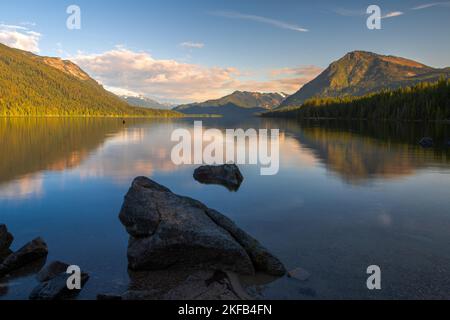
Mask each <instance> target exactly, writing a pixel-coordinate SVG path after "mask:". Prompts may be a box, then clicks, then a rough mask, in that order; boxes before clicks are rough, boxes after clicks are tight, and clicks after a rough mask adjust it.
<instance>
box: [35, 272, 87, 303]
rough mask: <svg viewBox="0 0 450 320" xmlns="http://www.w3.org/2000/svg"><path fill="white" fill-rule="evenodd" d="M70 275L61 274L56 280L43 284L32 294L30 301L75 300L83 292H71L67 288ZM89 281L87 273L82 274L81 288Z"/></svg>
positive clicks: (75, 290)
mask: <svg viewBox="0 0 450 320" xmlns="http://www.w3.org/2000/svg"><path fill="white" fill-rule="evenodd" d="M70 276H71V275H70V274H67V273H60V274H59V275H57V276H55V277H54V278H52V279H50V280H48V281H46V282H43V283H41V284H40V285H38V286H37V287H36V288H34V289H33V291H32V292H31V294H30V300H61V299H69V298H73V297H75V296H76V295H78V294H79V293H80V291H81V290H77V289H74V290H69V288H68V287H67V279H68V278H69V277H70ZM88 280H89V275H88V274H87V273H82V274H81V288H83V286H84V284H85V283H86V282H87V281H88Z"/></svg>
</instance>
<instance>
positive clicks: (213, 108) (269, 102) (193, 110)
mask: <svg viewBox="0 0 450 320" xmlns="http://www.w3.org/2000/svg"><path fill="white" fill-rule="evenodd" d="M286 97H287V95H285V94H283V93H259V92H246V91H235V92H233V93H232V94H230V95H228V96H225V97H222V98H220V99H216V100H208V101H205V102H202V103H191V104H186V105H181V106H178V107H176V108H175V109H174V110H176V111H179V112H182V113H186V114H219V115H245V114H247V115H250V114H254V113H258V112H264V111H267V110H272V109H274V108H276V107H278V106H279V105H280V103H281V102H282V101H283V100H284V99H286Z"/></svg>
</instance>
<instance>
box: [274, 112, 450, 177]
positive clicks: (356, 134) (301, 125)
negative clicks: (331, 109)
mask: <svg viewBox="0 0 450 320" xmlns="http://www.w3.org/2000/svg"><path fill="white" fill-rule="evenodd" d="M275 123H276V124H277V125H279V126H281V127H282V128H284V129H285V130H286V134H287V135H288V136H289V137H290V138H292V139H295V140H296V141H298V143H299V148H302V149H303V150H305V149H308V150H310V151H311V152H312V154H313V155H314V158H315V160H316V161H320V162H321V163H323V165H325V166H326V168H327V169H328V170H329V171H331V172H333V173H334V174H336V175H338V176H339V177H341V178H342V179H343V180H344V181H346V182H348V183H365V182H368V181H370V180H373V179H396V178H400V177H405V176H409V175H412V174H415V173H416V172H417V171H418V170H420V169H424V168H429V167H434V168H447V167H448V165H449V163H450V149H449V148H448V147H447V146H446V145H445V141H447V137H448V136H449V133H450V130H449V125H446V124H428V125H424V124H418V123H413V124H407V123H398V122H395V123H393V122H386V123H384V122H383V123H377V124H374V123H371V122H341V121H304V122H297V121H281V122H279V121H277V122H275ZM275 123H274V122H270V124H271V125H272V126H273V125H275ZM423 136H431V137H433V138H434V140H435V141H438V142H441V143H438V145H437V146H436V148H433V149H424V148H422V147H420V146H419V145H418V141H419V140H420V138H421V137H423Z"/></svg>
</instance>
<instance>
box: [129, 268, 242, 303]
mask: <svg viewBox="0 0 450 320" xmlns="http://www.w3.org/2000/svg"><path fill="white" fill-rule="evenodd" d="M183 273H185V276H184V277H183V279H177V280H175V283H172V281H171V279H166V280H167V282H168V284H167V285H166V286H164V287H161V286H158V282H161V275H156V276H153V277H152V276H150V278H149V279H147V280H148V281H144V282H148V284H150V285H144V286H140V288H130V289H129V290H127V291H126V292H125V293H123V294H122V295H121V296H120V297H121V298H122V299H123V300H240V299H247V297H248V295H247V293H246V292H244V293H242V292H243V291H244V290H243V289H242V288H240V284H238V285H237V286H236V281H233V280H231V278H230V274H229V273H225V272H221V271H211V270H209V271H205V270H197V271H193V270H189V271H181V270H180V271H171V272H169V273H167V274H166V275H162V279H163V281H164V279H165V278H166V277H171V275H172V274H173V275H174V277H175V278H178V277H179V276H180V275H181V274H183ZM144 277H145V275H144ZM155 277H156V278H157V279H156V278H155ZM171 278H172V277H171ZM152 280H155V281H152ZM155 282H156V283H155Z"/></svg>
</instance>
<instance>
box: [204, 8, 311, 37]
mask: <svg viewBox="0 0 450 320" xmlns="http://www.w3.org/2000/svg"><path fill="white" fill-rule="evenodd" d="M211 14H213V15H215V16H219V17H225V18H230V19H243V20H251V21H256V22H261V23H265V24H269V25H272V26H274V27H277V28H281V29H287V30H293V31H297V32H308V31H309V30H308V29H305V28H302V27H300V26H298V25H295V24H291V23H286V22H283V21H279V20H275V19H271V18H266V17H261V16H255V15H251V14H243V13H239V12H232V11H216V12H212V13H211Z"/></svg>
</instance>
